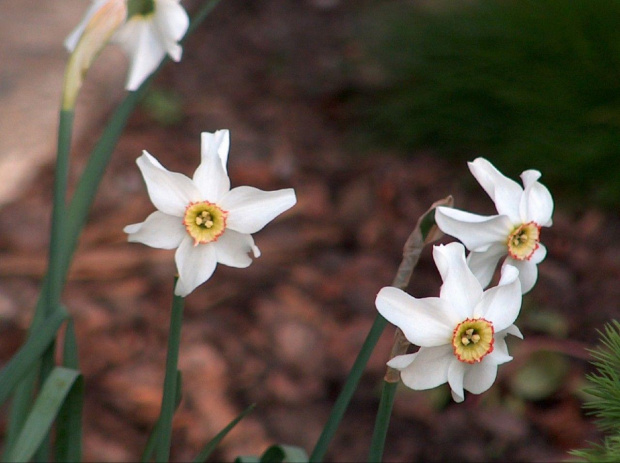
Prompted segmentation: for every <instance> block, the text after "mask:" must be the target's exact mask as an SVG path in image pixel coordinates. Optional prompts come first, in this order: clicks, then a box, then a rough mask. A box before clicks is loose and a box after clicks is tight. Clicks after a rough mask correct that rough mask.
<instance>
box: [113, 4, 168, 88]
mask: <svg viewBox="0 0 620 463" xmlns="http://www.w3.org/2000/svg"><path fill="white" fill-rule="evenodd" d="M113 41H114V42H116V43H118V44H119V45H120V46H121V47H123V49H124V50H125V52H126V53H127V54H128V55H129V60H130V63H129V74H128V77H127V83H126V84H125V88H126V89H127V90H130V91H134V90H137V89H138V87H140V85H142V83H143V82H144V81H145V80H146V78H147V77H148V76H150V75H151V74H152V73H153V71H154V70H155V69H156V68H157V66H159V63H161V61H162V60H163V59H164V56H166V49H165V48H164V45H163V44H162V43H161V42H160V40H159V38H158V35H157V31H156V29H155V27H154V25H153V23H152V20H151V18H150V17H143V16H139V15H135V16H133V17H132V18H131V19H130V20H129V21H127V23H126V24H125V25H124V26H123V27H121V28H120V29H119V30H118V31H117V32H116V34H114V37H113Z"/></svg>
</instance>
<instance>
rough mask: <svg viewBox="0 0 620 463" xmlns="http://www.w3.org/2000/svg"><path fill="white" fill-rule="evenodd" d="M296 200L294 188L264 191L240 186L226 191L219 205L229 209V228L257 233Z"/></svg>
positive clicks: (241, 231)
mask: <svg viewBox="0 0 620 463" xmlns="http://www.w3.org/2000/svg"><path fill="white" fill-rule="evenodd" d="M296 202H297V198H296V197H295V191H294V190H293V189H292V188H286V189H284V190H277V191H262V190H259V189H258V188H253V187H249V186H240V187H237V188H233V189H232V190H230V191H229V192H228V193H226V194H225V195H224V196H223V197H222V199H221V201H220V202H219V205H220V206H221V207H222V209H224V210H225V211H228V218H227V220H226V227H227V228H230V229H231V230H235V231H238V232H240V233H256V232H257V231H259V230H260V229H262V228H263V227H264V226H265V225H267V224H268V223H269V222H271V221H272V220H273V219H274V218H276V217H277V216H278V215H280V214H282V212H284V211H286V210H287V209H290V208H291V207H293V206H294V205H295V203H296Z"/></svg>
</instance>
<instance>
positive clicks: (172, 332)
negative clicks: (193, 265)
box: [155, 279, 185, 461]
mask: <svg viewBox="0 0 620 463" xmlns="http://www.w3.org/2000/svg"><path fill="white" fill-rule="evenodd" d="M175 285H176V279H175ZM184 302H185V300H184V299H183V298H182V297H180V296H173V300H172V313H171V315H170V329H169V334H168V354H167V357H166V376H165V378H164V393H163V397H162V401H161V412H160V417H159V420H158V425H159V429H158V434H159V435H158V440H157V445H156V448H155V459H156V460H157V461H168V460H169V459H170V442H171V440H172V416H173V415H174V410H175V408H176V398H177V376H178V374H177V364H178V361H179V345H180V344H181V327H182V325H183V305H184Z"/></svg>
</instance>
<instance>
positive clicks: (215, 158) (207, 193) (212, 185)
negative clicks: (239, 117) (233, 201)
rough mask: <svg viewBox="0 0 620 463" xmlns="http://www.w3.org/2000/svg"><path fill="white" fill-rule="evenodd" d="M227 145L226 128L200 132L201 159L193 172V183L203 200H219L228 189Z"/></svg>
mask: <svg viewBox="0 0 620 463" xmlns="http://www.w3.org/2000/svg"><path fill="white" fill-rule="evenodd" d="M228 145H229V142H228V130H220V131H218V132H215V133H214V134H212V133H207V132H203V133H202V136H201V149H200V150H201V161H200V165H199V166H198V168H197V169H196V172H194V183H195V184H196V186H198V188H199V189H200V194H201V195H202V198H203V199H205V200H208V201H211V202H219V201H220V199H221V198H222V197H223V196H224V195H225V194H226V193H228V191H229V190H230V179H229V178H228V174H227V173H226V158H227V157H228ZM224 152H225V155H224Z"/></svg>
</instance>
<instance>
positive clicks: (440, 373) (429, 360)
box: [392, 346, 458, 390]
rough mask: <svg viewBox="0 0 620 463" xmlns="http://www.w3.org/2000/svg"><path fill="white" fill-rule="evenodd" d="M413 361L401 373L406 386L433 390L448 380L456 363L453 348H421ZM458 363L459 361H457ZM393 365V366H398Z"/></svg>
mask: <svg viewBox="0 0 620 463" xmlns="http://www.w3.org/2000/svg"><path fill="white" fill-rule="evenodd" d="M411 355H413V356H415V357H414V358H413V361H412V362H411V363H410V364H409V365H408V366H406V367H405V368H404V369H402V370H401V372H400V377H401V379H402V380H403V383H404V384H405V386H407V387H409V388H411V389H415V390H423V389H431V388H434V387H437V386H440V385H442V384H444V383H445V382H446V381H447V380H448V369H449V368H450V365H451V364H452V363H453V361H455V360H456V359H455V357H454V354H453V353H452V346H439V347H421V348H420V350H419V351H418V352H416V353H415V354H411ZM456 361H457V362H458V360H456ZM396 364H397V363H396V362H395V363H393V364H392V365H396Z"/></svg>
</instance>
